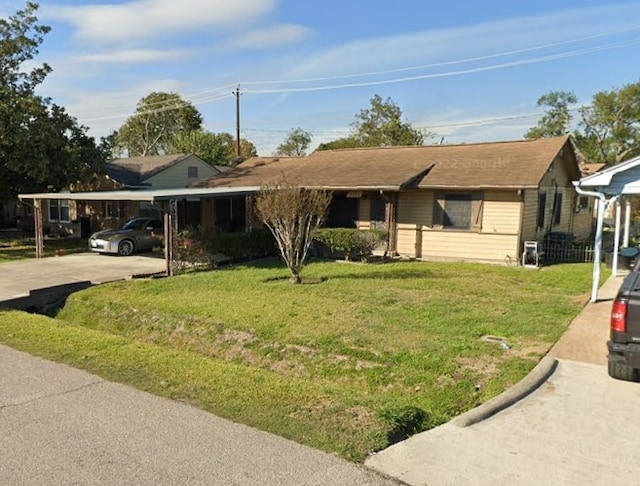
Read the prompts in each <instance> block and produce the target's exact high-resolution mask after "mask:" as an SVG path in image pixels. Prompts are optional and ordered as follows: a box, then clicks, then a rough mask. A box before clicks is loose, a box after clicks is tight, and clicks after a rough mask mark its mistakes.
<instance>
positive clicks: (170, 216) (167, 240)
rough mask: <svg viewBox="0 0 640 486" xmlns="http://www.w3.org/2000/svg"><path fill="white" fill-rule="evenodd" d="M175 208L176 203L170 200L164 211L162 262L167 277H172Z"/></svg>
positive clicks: (175, 221)
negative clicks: (164, 265)
mask: <svg viewBox="0 0 640 486" xmlns="http://www.w3.org/2000/svg"><path fill="white" fill-rule="evenodd" d="M177 206H178V202H177V201H176V200H175V199H172V200H171V201H169V206H168V207H165V209H164V260H165V263H166V274H167V277H171V276H172V275H173V232H174V230H175V224H176V223H177V217H176V214H177V209H178V208H177Z"/></svg>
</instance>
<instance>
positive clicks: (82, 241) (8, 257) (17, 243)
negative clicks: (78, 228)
mask: <svg viewBox="0 0 640 486" xmlns="http://www.w3.org/2000/svg"><path fill="white" fill-rule="evenodd" d="M86 251H88V247H87V240H86V238H46V239H45V240H44V256H45V257H51V256H55V255H56V252H58V253H60V252H62V253H64V254H69V253H83V252H86ZM35 257H36V242H35V239H34V238H17V239H6V240H0V263H2V262H11V261H16V260H24V259H27V258H35Z"/></svg>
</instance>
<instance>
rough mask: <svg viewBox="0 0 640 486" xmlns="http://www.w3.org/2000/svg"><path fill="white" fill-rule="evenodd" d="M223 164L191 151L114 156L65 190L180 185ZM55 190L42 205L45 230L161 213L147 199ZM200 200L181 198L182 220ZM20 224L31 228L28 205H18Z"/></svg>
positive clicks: (85, 228)
mask: <svg viewBox="0 0 640 486" xmlns="http://www.w3.org/2000/svg"><path fill="white" fill-rule="evenodd" d="M226 169H227V168H226V167H219V166H212V165H210V164H208V163H206V162H205V161H203V160H202V159H201V158H200V157H198V156H197V155H195V154H171V155H158V156H145V157H130V158H123V159H115V160H112V161H110V162H107V164H106V165H105V174H104V175H102V176H98V177H97V178H96V180H95V181H93V182H91V183H88V184H75V185H72V186H71V187H70V192H79V191H113V190H151V189H169V188H184V187H188V186H189V185H190V184H191V183H193V182H195V181H197V180H199V179H203V178H208V177H211V176H214V175H217V174H220V173H221V172H223V171H224V170H226ZM59 194H60V197H59V198H58V199H51V200H47V201H46V207H45V208H43V225H44V231H45V233H52V234H74V233H77V232H79V233H80V234H81V235H82V236H84V237H86V236H88V233H91V232H92V231H97V230H98V229H103V228H114V227H119V226H121V225H122V224H123V223H124V222H125V221H127V220H128V219H131V218H132V217H135V216H141V215H154V214H157V215H158V217H159V218H161V217H162V213H161V211H159V210H158V208H157V207H155V206H153V205H152V204H150V203H148V202H146V201H143V202H139V201H78V200H70V199H69V198H68V197H65V194H67V192H66V191H63V192H60V193H59ZM199 204H200V201H199V200H195V201H189V200H187V201H185V202H184V203H183V205H182V206H181V211H182V212H183V218H182V219H183V220H185V219H186V218H187V217H188V215H190V214H194V213H197V211H198V210H199ZM190 205H191V206H192V207H191V206H190ZM190 223H195V222H194V221H190ZM21 226H22V227H24V228H27V229H30V228H33V211H32V208H30V207H28V206H26V207H25V208H24V210H23V217H22V221H21Z"/></svg>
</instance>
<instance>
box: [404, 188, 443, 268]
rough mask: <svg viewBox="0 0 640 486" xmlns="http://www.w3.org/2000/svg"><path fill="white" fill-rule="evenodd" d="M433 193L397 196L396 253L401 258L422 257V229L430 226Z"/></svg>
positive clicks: (418, 192)
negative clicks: (424, 226)
mask: <svg viewBox="0 0 640 486" xmlns="http://www.w3.org/2000/svg"><path fill="white" fill-rule="evenodd" d="M433 197H434V192H433V191H427V190H416V191H409V192H402V193H400V194H399V196H398V215H397V221H398V241H397V245H396V249H397V252H398V253H399V254H400V255H401V256H406V257H411V258H420V257H421V256H422V227H423V225H431V224H432V218H433Z"/></svg>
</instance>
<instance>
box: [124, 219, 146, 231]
mask: <svg viewBox="0 0 640 486" xmlns="http://www.w3.org/2000/svg"><path fill="white" fill-rule="evenodd" d="M148 224H149V220H147V219H132V220H131V221H127V222H126V223H125V225H124V226H123V227H122V229H129V230H130V229H132V230H141V229H145V228H146V227H147V225H148Z"/></svg>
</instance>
